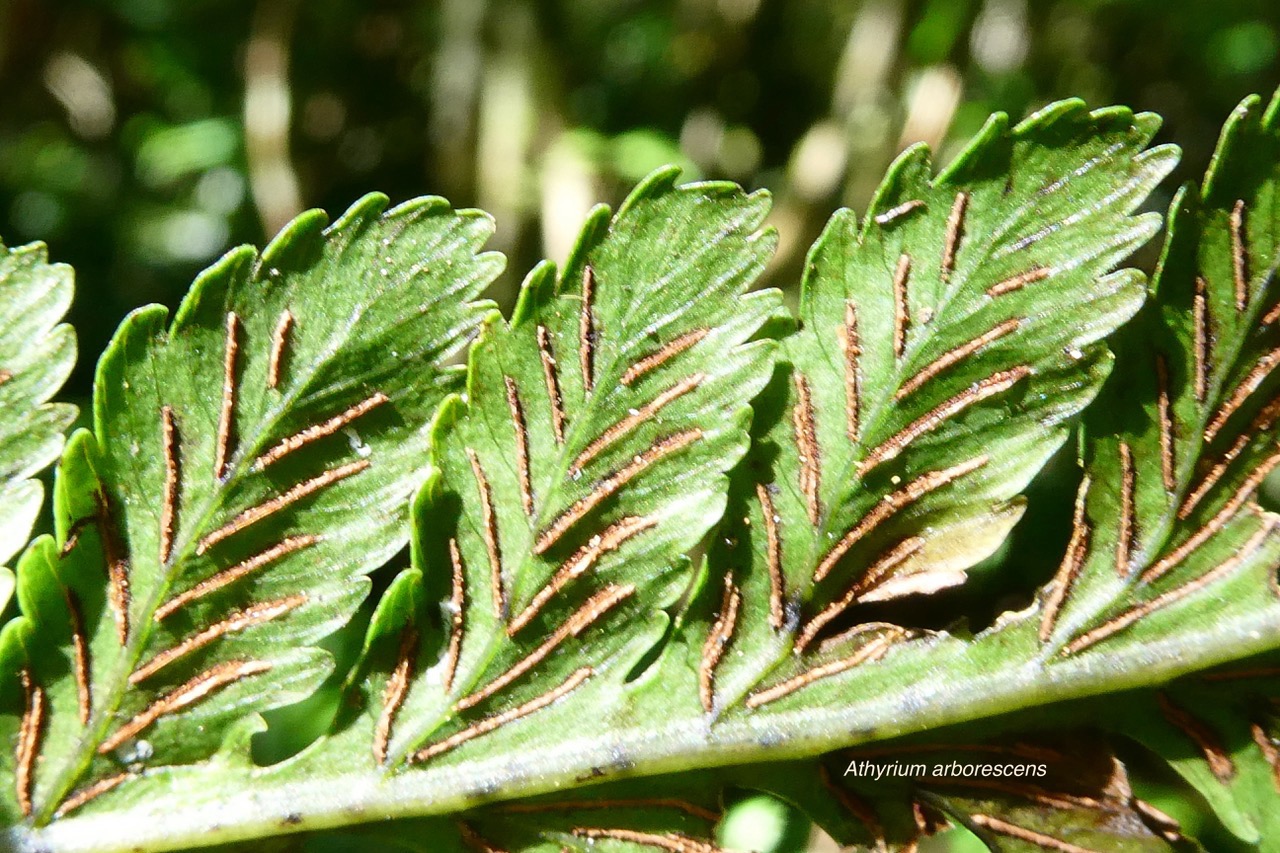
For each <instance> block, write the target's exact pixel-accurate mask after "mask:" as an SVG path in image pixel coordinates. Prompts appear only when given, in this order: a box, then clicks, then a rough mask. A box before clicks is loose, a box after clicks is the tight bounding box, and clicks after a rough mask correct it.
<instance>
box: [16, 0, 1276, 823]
mask: <svg viewBox="0 0 1280 853" xmlns="http://www.w3.org/2000/svg"><path fill="white" fill-rule="evenodd" d="M1278 50H1280V4H1277V3H1276V1H1275V0H1213V2H1206V0H541V2H538V1H537V0H430V1H428V0H420V2H411V0H305V2H304V0H255V2H248V0H0V234H2V235H3V236H4V238H5V240H6V242H8V243H10V244H16V243H21V242H27V241H30V240H43V241H45V242H47V243H48V244H49V246H50V253H51V255H52V257H53V258H55V259H57V260H60V261H66V262H69V263H71V264H73V265H74V266H75V267H76V271H77V280H78V286H77V291H78V295H77V298H76V302H75V305H74V307H73V309H72V312H71V316H70V320H71V322H72V323H74V325H75V326H76V329H77V333H78V335H79V339H80V348H81V353H82V356H81V359H80V363H79V366H78V368H77V371H76V373H75V375H74V376H73V378H72V381H71V384H70V386H69V388H68V389H67V392H66V396H67V397H68V398H70V399H72V400H75V401H79V402H83V401H84V400H86V399H87V397H88V394H89V391H90V387H91V382H92V372H93V365H94V362H95V359H96V356H97V354H98V353H99V352H100V351H101V350H102V348H103V347H104V346H105V344H106V342H107V340H108V339H109V337H110V335H111V333H112V332H113V330H114V329H115V327H116V325H117V324H118V323H119V321H120V319H121V318H122V317H123V316H124V315H125V314H126V313H127V312H128V311H129V310H131V309H133V308H135V307H136V306H138V305H141V304H144V303H147V302H162V303H165V304H168V305H170V306H173V305H175V304H176V303H177V301H178V299H179V298H180V297H181V295H182V293H183V292H184V291H185V289H186V287H187V285H188V283H189V282H190V281H191V279H192V277H193V276H194V275H195V274H196V273H197V272H198V271H199V270H200V269H201V268H203V267H204V266H205V265H207V264H208V263H209V262H210V261H211V260H213V259H214V258H215V257H216V256H217V255H219V254H220V253H221V252H223V251H224V250H226V249H227V248H228V247H230V246H232V245H235V244H236V243H240V242H253V243H259V244H261V243H262V242H263V241H264V240H265V239H266V238H267V237H268V236H269V235H270V234H273V233H274V232H275V231H276V230H277V229H278V228H279V227H280V226H281V225H282V224H283V223H284V222H286V221H287V220H288V219H289V218H290V217H291V216H292V215H294V214H296V213H297V212H298V211H300V210H301V209H303V208H305V207H313V206H315V207H322V208H325V209H327V210H329V211H330V212H331V213H334V214H336V213H338V212H340V211H341V210H343V209H344V208H345V207H346V206H347V205H349V204H350V203H351V202H352V201H354V200H355V199H356V198H358V197H359V196H360V195H361V194H362V193H364V192H366V191H369V190H375V189H376V190H381V191H383V192H386V193H387V194H389V195H390V196H391V197H392V199H393V200H395V201H401V200H404V199H407V198H410V197H413V196H416V195H422V194H440V195H445V196H447V197H448V198H450V199H451V200H452V201H453V202H454V203H455V204H457V205H459V206H479V207H483V208H485V209H486V210H488V211H490V212H491V213H493V214H494V215H495V216H496V217H497V221H498V233H497V237H496V239H495V248H498V249H501V250H503V251H505V252H507V253H508V255H509V256H510V258H511V263H510V268H509V270H508V272H507V274H506V275H505V277H504V278H503V280H502V281H501V282H500V285H499V291H498V292H497V293H496V294H494V295H495V297H496V298H497V299H498V300H499V301H500V302H502V303H504V304H509V303H510V301H511V300H512V298H513V295H514V290H515V286H516V283H517V282H518V277H519V275H520V274H521V273H522V272H523V271H524V270H526V269H528V268H529V266H530V265H531V264H532V263H533V262H534V261H536V259H538V258H539V257H542V256H544V255H545V256H549V257H551V258H553V259H559V258H562V257H563V256H564V254H565V253H566V252H567V250H568V247H569V243H570V241H571V240H572V238H573V235H574V234H575V232H576V229H577V228H578V226H579V224H580V223H581V220H582V217H583V216H584V215H585V213H586V211H587V209H588V208H589V206H590V205H591V204H592V203H594V202H595V201H597V200H602V199H603V200H607V201H612V202H616V201H617V200H619V199H620V198H621V196H622V195H623V194H624V193H625V192H626V190H627V189H628V188H629V186H630V185H631V183H633V182H634V181H636V180H637V179H639V178H640V177H641V176H643V175H644V174H645V173H647V172H648V171H649V170H650V169H652V168H654V167H655V166H658V165H660V164H662V163H667V162H677V163H681V164H683V165H684V166H685V168H686V170H687V174H688V175H690V176H693V177H697V176H705V177H726V178H731V179H733V180H736V181H739V182H741V183H743V184H745V185H747V186H749V187H751V188H756V187H767V188H769V189H770V190H772V191H773V193H774V195H775V210H774V213H773V216H772V220H773V224H774V225H775V226H777V227H778V228H779V230H780V231H781V234H782V242H781V246H780V250H779V254H778V257H777V259H776V261H775V262H774V264H773V266H772V267H771V268H770V270H769V272H768V274H767V283H769V284H773V285H777V286H781V287H784V288H789V289H790V292H791V293H792V294H794V283H795V282H796V280H797V278H798V270H799V266H800V263H801V260H802V258H803V253H804V250H805V248H806V247H807V246H808V244H809V242H810V241H811V240H812V238H813V237H814V236H816V234H817V232H818V230H819V229H820V228H821V226H822V224H823V222H824V221H825V220H826V218H827V217H828V216H829V215H830V213H831V211H832V210H833V209H834V208H835V207H837V206H839V205H842V204H848V205H853V206H855V207H861V206H863V205H865V203H866V201H867V199H868V197H869V196H870V194H871V192H872V191H873V190H874V188H875V185H876V183H877V182H878V180H879V178H880V175H881V174H882V172H883V170H884V168H885V167H886V166H887V165H888V163H889V162H890V161H891V160H892V158H893V157H894V156H895V155H896V154H897V153H898V152H899V151H901V150H902V149H903V148H904V147H906V146H907V145H909V144H911V143H914V142H918V141H925V142H928V143H930V144H931V145H933V146H934V147H935V149H936V150H937V151H938V152H939V154H938V156H939V159H941V160H945V159H947V158H949V157H950V156H951V155H952V154H953V153H955V150H956V148H957V146H958V145H960V144H962V143H963V141H964V140H965V139H966V138H967V137H968V136H969V135H971V134H972V133H973V132H974V131H976V130H977V129H978V127H979V126H980V125H981V123H982V122H983V121H984V120H985V119H986V117H987V115H988V114H989V113H990V112H992V111H994V110H1004V111H1007V112H1008V113H1010V114H1011V115H1012V116H1013V117H1014V118H1021V117H1022V116H1024V115H1026V114H1027V113H1028V112H1030V111H1032V110H1034V109H1036V108H1038V107H1040V106H1042V105H1043V104H1045V103H1047V102H1049V101H1052V100H1055V99H1057V98H1062V97H1068V96H1079V97H1082V98H1084V99H1085V100H1086V101H1088V102H1089V103H1090V104H1091V105H1095V106H1101V105H1106V104H1112V103H1120V104H1125V105H1128V106H1131V107H1134V108H1135V109H1141V110H1153V111H1156V112H1158V113H1160V114H1161V115H1162V116H1164V117H1165V127H1164V130H1163V131H1162V133H1161V140H1160V141H1171V142H1176V143H1177V144H1179V145H1180V146H1182V148H1183V151H1184V165H1183V166H1182V167H1181V168H1180V170H1179V173H1178V174H1177V175H1176V176H1175V177H1176V179H1177V180H1174V181H1170V182H1168V183H1167V184H1166V186H1165V188H1164V189H1163V195H1160V196H1158V197H1156V198H1153V199H1152V201H1151V205H1152V207H1153V208H1155V209H1159V208H1162V207H1163V206H1165V205H1166V204H1167V201H1168V199H1169V195H1170V194H1171V193H1172V190H1173V188H1174V187H1175V186H1176V183H1177V181H1180V180H1187V179H1192V178H1194V177H1195V176H1196V175H1198V174H1199V173H1200V172H1201V171H1202V170H1203V168H1204V166H1205V164H1206V162H1207V159H1208V156H1209V154H1210V152H1211V151H1212V148H1213V144H1214V142H1215V140H1216V137H1217V133H1218V128H1219V127H1220V126H1221V122H1222V120H1223V119H1224V118H1225V116H1226V115H1227V113H1228V112H1229V111H1230V110H1231V109H1232V108H1233V107H1234V106H1235V105H1236V104H1237V103H1238V102H1239V100H1240V99H1241V98H1242V97H1243V96H1245V95H1247V94H1249V93H1251V92H1260V93H1270V92H1271V91H1272V90H1273V89H1274V88H1275V87H1276V85H1277V83H1280V59H1278V56H1277V54H1278ZM1153 257H1154V250H1153V249H1149V250H1148V251H1147V252H1146V253H1145V255H1144V256H1143V257H1141V258H1140V259H1139V263H1140V264H1142V265H1150V264H1151V262H1152V259H1153ZM1075 477H1076V473H1075V469H1074V465H1073V464H1072V459H1071V453H1070V451H1069V450H1068V451H1064V453H1062V454H1060V455H1059V457H1058V459H1057V460H1055V462H1054V463H1052V464H1051V466H1050V467H1049V469H1048V470H1047V472H1046V475H1045V476H1043V477H1041V478H1040V479H1039V480H1037V482H1036V483H1035V484H1033V487H1032V490H1031V493H1030V497H1031V504H1030V510H1029V513H1028V516H1027V519H1026V521H1025V522H1024V523H1023V524H1022V525H1020V527H1019V528H1018V531H1017V532H1016V533H1015V536H1014V537H1013V538H1012V540H1011V542H1010V544H1009V546H1008V547H1007V548H1006V549H1005V551H1004V552H1003V553H1002V554H1001V555H999V556H998V557H997V558H996V559H994V560H993V561H992V567H993V568H994V567H995V566H997V565H999V566H1000V567H1001V569H1002V570H1001V571H991V572H986V573H978V575H977V577H975V579H974V580H973V582H971V583H970V584H969V585H968V586H967V588H966V589H965V590H964V591H962V592H961V593H960V595H962V596H964V597H965V600H966V601H967V605H968V611H969V613H970V615H971V617H972V618H973V620H974V621H975V622H976V623H979V624H980V623H982V622H985V621H987V620H989V619H990V618H991V616H992V615H993V614H994V613H996V612H998V611H999V610H1000V609H1002V608H1004V607H1007V606H1017V605H1018V604H1020V603H1023V602H1025V601H1026V598H1027V596H1028V595H1029V594H1030V591H1031V590H1032V589H1034V587H1035V585H1036V584H1037V583H1039V582H1041V581H1043V580H1044V579H1045V578H1046V577H1047V576H1048V574H1049V573H1050V572H1052V568H1053V567H1052V563H1053V562H1054V561H1056V556H1057V555H1058V554H1060V553H1061V550H1062V546H1063V544H1064V543H1065V538H1066V530H1065V526H1064V520H1065V519H1067V518H1068V517H1069V508H1070V501H1071V495H1072V491H1073V488H1074V486H1073V481H1074V478H1075ZM954 605H955V602H954V601H951V602H948V603H942V602H940V604H939V608H938V612H939V613H943V612H952V613H953V612H955V610H954ZM882 615H883V616H884V617H885V618H892V619H894V620H896V621H907V622H916V623H924V624H929V623H930V621H931V619H932V618H936V617H932V616H931V615H930V614H929V613H928V612H922V611H921V610H920V609H919V608H915V609H913V610H912V611H911V612H893V613H886V614H882ZM299 713H300V714H302V715H303V716H305V715H306V714H305V708H300V709H299ZM304 727H305V726H304ZM1175 800H1176V798H1175ZM1175 805H1176V802H1175Z"/></svg>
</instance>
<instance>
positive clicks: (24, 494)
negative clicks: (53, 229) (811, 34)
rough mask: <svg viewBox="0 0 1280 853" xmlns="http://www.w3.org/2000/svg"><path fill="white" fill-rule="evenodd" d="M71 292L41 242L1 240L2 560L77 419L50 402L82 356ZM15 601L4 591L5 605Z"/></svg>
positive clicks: (20, 543)
mask: <svg viewBox="0 0 1280 853" xmlns="http://www.w3.org/2000/svg"><path fill="white" fill-rule="evenodd" d="M72 291H73V285H72V273H71V268H70V267H68V266H65V265H63V264H50V263H48V260H47V257H46V253H45V248H44V246H43V245H42V244H39V243H33V244H31V245H29V246H22V247H19V248H16V249H7V248H5V246H4V245H3V244H0V311H3V312H4V322H3V324H0V566H3V565H4V564H6V563H8V562H9V560H10V558H12V557H13V555H14V554H17V553H18V552H19V551H21V550H22V548H23V547H24V546H25V545H26V544H27V537H28V536H30V535H31V527H32V525H33V524H34V523H35V519H36V515H37V513H39V511H40V505H41V501H42V500H43V495H44V490H43V489H42V488H41V486H40V484H39V483H38V482H37V481H35V480H34V479H32V478H33V477H34V476H35V475H36V474H38V473H39V472H40V471H41V470H42V469H44V468H45V467H46V466H48V465H49V464H50V463H52V462H53V461H54V460H55V459H57V458H58V453H59V451H61V449H62V433H63V430H65V429H66V428H67V427H68V426H69V425H70V424H71V422H72V420H74V419H75V414H76V410H75V407H73V406H70V405H68V404H66V403H50V402H49V399H50V398H51V397H52V396H53V395H54V394H56V393H57V391H58V389H59V388H61V387H62V383H63V382H65V381H66V379H67V376H68V375H69V374H70V373H71V368H72V366H73V365H74V364H75V360H76V342H75V335H74V334H73V333H72V331H71V327H70V326H67V325H59V321H60V320H61V319H62V317H63V315H64V314H66V313H67V308H68V307H70V305H71V296H72ZM0 572H3V578H4V583H5V584H6V585H8V586H9V588H11V586H12V576H11V575H9V574H8V571H7V570H0ZM8 600H9V594H8V592H7V591H5V592H4V594H3V595H0V607H3V605H4V603H5V602H7V601H8Z"/></svg>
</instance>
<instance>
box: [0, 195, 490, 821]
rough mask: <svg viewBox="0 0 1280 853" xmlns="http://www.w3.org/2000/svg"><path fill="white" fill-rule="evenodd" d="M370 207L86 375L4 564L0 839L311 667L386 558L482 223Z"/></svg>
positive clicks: (139, 332) (159, 755)
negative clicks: (45, 528) (6, 608)
mask: <svg viewBox="0 0 1280 853" xmlns="http://www.w3.org/2000/svg"><path fill="white" fill-rule="evenodd" d="M385 208H386V200H385V199H384V198H382V197H380V196H370V197H367V198H366V199H364V200H363V201H361V202H360V203H358V204H357V205H356V206H354V207H353V208H352V209H351V210H350V211H348V212H347V214H346V215H345V216H343V217H342V218H341V219H340V220H338V221H337V222H335V223H334V224H333V225H332V226H329V227H327V228H326V227H325V225H326V223H325V219H324V216H323V215H322V214H320V213H319V212H312V213H308V214H305V215H303V216H302V217H300V218H299V219H297V220H296V221H295V222H294V223H292V224H291V225H290V226H289V227H288V228H287V229H286V230H285V231H284V232H283V233H282V234H281V235H280V236H279V237H278V238H277V239H276V240H275V241H274V242H273V243H272V244H271V245H270V246H268V247H267V249H266V250H265V251H263V252H262V254H261V255H258V254H257V253H255V252H254V251H253V250H252V249H250V248H247V247H246V248H241V249H237V250H234V251H232V252H231V253H229V254H228V255H227V256H225V257H224V258H223V259H222V260H221V261H219V262H218V263H217V264H216V265H215V266H213V267H212V268H211V269H209V270H208V271H207V272H205V273H204V274H203V275H202V276H200V278H199V279H198V280H197V282H196V284H195V285H194V287H193V288H192V290H191V292H190V294H189V295H188V296H187V298H186V299H185V300H184V302H183V303H182V305H181V307H180V308H179V309H178V311H177V314H176V316H175V317H174V318H173V320H172V322H169V321H168V317H167V315H166V312H165V310H164V309H162V308H160V307H151V308H144V309H141V310H140V311H137V312H135V313H134V314H133V315H131V316H130V317H129V318H128V319H127V320H126V321H125V323H124V324H123V325H122V327H121V329H120V331H119V333H118V334H117V335H116V338H115V340H114V341H113V342H112V344H111V346H110V347H109V349H108V350H107V352H106V354H105V355H104V356H103V358H102V360H101V361H100V363H99V365H98V371H97V377H96V382H95V389H94V391H95V396H94V429H93V432H92V433H90V432H87V431H86V432H79V433H77V434H75V435H74V436H73V437H72V439H71V441H70V442H69V443H68V446H67V448H66V451H65V453H64V454H63V458H62V463H61V467H60V469H59V472H58V479H57V482H56V487H55V488H56V493H55V510H56V512H55V521H56V524H57V536H56V537H42V538H41V539H39V540H37V541H36V542H35V543H34V544H33V545H32V547H31V548H30V549H29V550H28V551H27V552H26V554H25V555H24V556H23V558H22V561H21V563H20V567H19V570H18V578H19V583H18V598H19V601H20V604H21V607H22V616H21V617H20V618H18V619H16V620H14V621H12V622H10V623H9V624H8V625H6V626H5V629H4V633H3V635H2V636H0V664H2V667H0V672H2V674H3V677H4V679H5V684H4V693H3V703H4V704H3V712H4V717H3V720H2V721H0V729H2V730H3V732H4V736H5V738H6V739H8V738H13V740H14V741H15V742H16V749H15V750H14V751H11V752H6V756H5V758H4V761H5V763H6V765H7V770H8V773H9V774H11V775H10V778H12V779H13V780H14V784H13V785H10V786H6V788H5V791H4V795H3V798H2V799H0V807H2V808H3V810H4V811H5V812H6V814H7V816H8V819H9V820H10V821H11V822H16V821H20V820H30V821H34V822H37V823H44V822H47V821H49V820H50V819H52V818H54V817H55V816H57V815H62V814H66V813H69V812H71V811H74V810H76V809H77V808H79V807H82V806H83V805H84V804H86V803H88V802H89V801H91V800H92V799H93V798H95V797H97V796H100V795H102V794H103V793H105V792H107V791H108V790H111V789H114V788H117V787H127V783H129V782H130V781H132V780H134V779H136V778H138V777H140V776H142V775H143V774H145V773H146V772H147V771H148V768H151V767H154V766H156V765H182V764H187V763H193V762H198V761H201V760H204V759H206V758H208V757H209V756H210V755H212V754H213V753H214V752H216V751H217V749H218V748H219V746H220V745H221V744H222V742H223V736H224V734H225V732H226V729H227V727H228V726H230V725H232V724H234V723H239V722H240V721H242V720H244V719H245V718H246V716H249V715H251V714H252V712H254V711H259V710H264V709H267V708H271V707H276V706H279V705H282V704H286V703H288V702H290V701H293V700H297V699H299V698H301V697H304V696H306V695H307V694H308V693H310V692H311V691H312V690H314V689H315V687H316V686H317V684H318V683H319V682H320V681H321V680H322V679H323V678H324V677H325V676H326V675H327V673H328V672H329V670H330V669H331V664H330V663H329V660H328V656H327V654H326V653H325V652H323V651H322V650H320V649H318V648H316V647H315V643H316V641H317V640H319V639H321V638H322V637H324V636H325V635H327V634H329V633H331V632H333V631H334V630H335V629H336V628H338V627H339V626H341V625H342V624H343V623H344V622H345V621H346V620H347V619H348V618H349V617H350V615H351V613H352V612H353V611H354V610H355V608H356V607H357V606H358V604H359V603H360V601H361V599H362V598H363V597H364V596H365V595H366V594H367V589H368V582H367V581H366V580H365V579H364V577H363V575H364V574H365V573H367V572H368V571H370V570H371V569H373V568H375V567H377V566H378V565H380V564H381V563H382V562H384V561H385V560H386V559H387V558H388V557H390V556H391V555H392V554H394V553H395V552H396V551H397V550H398V549H399V548H401V547H402V546H403V545H404V542H405V539H406V533H405V531H406V525H405V522H406V507H407V499H408V497H409V495H410V494H411V493H412V490H413V489H414V487H415V486H416V484H417V483H418V482H419V481H420V479H421V477H422V475H423V472H424V469H425V465H426V451H427V447H428V444H429V432H430V430H429V427H430V417H431V414H432V413H433V412H434V410H435V409H436V407H437V406H438V404H439V401H440V400H441V399H442V398H443V397H444V396H445V395H446V394H448V393H449V392H451V391H453V390H455V389H456V388H457V386H458V383H459V381H460V380H461V373H460V370H459V369H452V368H445V367H441V365H442V364H444V363H445V359H447V357H448V356H449V355H450V354H451V353H453V352H455V351H456V350H457V349H458V348H459V347H460V346H461V345H462V344H463V343H464V342H465V340H466V339H467V337H468V336H469V335H471V334H473V333H474V331H475V328H476V326H477V324H478V322H479V320H480V318H481V316H482V314H483V312H484V311H485V308H484V306H482V305H476V304H472V303H471V302H469V300H471V299H472V298H474V297H475V296H476V295H477V294H478V293H479V292H480V291H481V290H482V289H483V288H484V287H485V286H486V285H487V284H488V283H489V281H490V280H491V279H492V278H493V277H494V276H495V275H496V273H497V271H498V269H499V268H500V260H499V258H498V257H497V256H494V255H477V254H475V253H476V251H477V250H478V248H479V247H480V245H481V244H482V243H483V241H484V239H485V238H486V237H487V235H488V234H489V233H490V231H491V225H490V222H489V220H488V219H487V217H484V216H483V215H480V214H475V213H466V212H463V213H455V212H454V211H453V210H452V209H450V208H449V207H448V206H447V205H446V204H444V203H443V202H442V201H440V200H438V199H424V200H419V201H416V202H411V203H409V204H406V205H402V206H400V207H397V208H395V209H393V210H390V211H385ZM384 211H385V212H384ZM104 580H105V582H104ZM250 719H251V717H250Z"/></svg>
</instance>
